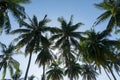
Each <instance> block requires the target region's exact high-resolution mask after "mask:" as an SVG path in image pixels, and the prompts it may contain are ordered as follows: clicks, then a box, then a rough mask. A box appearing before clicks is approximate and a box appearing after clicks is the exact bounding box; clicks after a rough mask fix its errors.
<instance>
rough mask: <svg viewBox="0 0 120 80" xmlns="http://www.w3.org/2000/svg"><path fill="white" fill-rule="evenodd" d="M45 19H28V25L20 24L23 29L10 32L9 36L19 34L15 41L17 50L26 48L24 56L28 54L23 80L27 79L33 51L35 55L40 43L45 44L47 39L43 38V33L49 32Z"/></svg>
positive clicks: (47, 20) (34, 17)
mask: <svg viewBox="0 0 120 80" xmlns="http://www.w3.org/2000/svg"><path fill="white" fill-rule="evenodd" d="M46 17H47V15H45V17H44V18H43V20H41V21H38V19H37V17H36V16H33V18H32V19H30V18H29V21H30V23H26V22H24V21H22V22H21V24H22V25H23V26H24V28H21V29H16V30H13V31H12V32H11V34H17V33H20V35H19V36H18V38H16V39H15V40H16V41H18V43H17V45H16V47H17V49H18V50H19V49H20V48H22V47H23V46H26V47H25V55H26V56H27V55H28V54H30V56H29V61H28V66H27V70H26V73H25V80H26V79H27V75H28V71H29V67H30V63H31V58H32V53H33V51H35V52H36V53H37V50H38V49H39V46H40V45H41V43H42V44H43V43H47V42H46V41H47V39H46V38H45V37H44V36H43V33H45V32H46V31H48V30H51V28H50V27H47V26H46V24H47V23H48V22H49V21H50V20H49V19H47V18H46Z"/></svg>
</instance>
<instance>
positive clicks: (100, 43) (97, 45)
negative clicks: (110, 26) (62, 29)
mask: <svg viewBox="0 0 120 80" xmlns="http://www.w3.org/2000/svg"><path fill="white" fill-rule="evenodd" d="M85 34H86V37H85V38H84V40H83V41H81V42H80V45H81V46H82V48H81V50H80V55H81V57H82V59H83V61H85V62H88V63H91V64H92V63H93V64H95V65H96V66H97V67H98V68H99V70H101V66H102V67H103V68H105V69H106V68H107V69H108V67H109V66H108V61H111V62H114V61H116V60H117V58H116V57H115V51H114V50H117V47H119V43H120V42H119V41H117V40H110V39H108V38H107V36H108V35H109V34H110V33H109V32H108V31H107V30H104V31H103V32H98V33H96V32H95V30H93V29H92V30H90V31H87V32H85Z"/></svg>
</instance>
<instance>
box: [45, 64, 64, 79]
mask: <svg viewBox="0 0 120 80" xmlns="http://www.w3.org/2000/svg"><path fill="white" fill-rule="evenodd" d="M59 65H60V63H57V62H53V63H52V64H51V66H50V67H49V69H48V71H47V72H46V74H47V80H63V69H62V68H60V67H59Z"/></svg>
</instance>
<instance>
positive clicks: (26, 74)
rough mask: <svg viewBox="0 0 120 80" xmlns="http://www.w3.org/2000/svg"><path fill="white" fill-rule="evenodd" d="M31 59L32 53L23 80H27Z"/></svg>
mask: <svg viewBox="0 0 120 80" xmlns="http://www.w3.org/2000/svg"><path fill="white" fill-rule="evenodd" d="M31 59H32V53H30V56H29V61H28V65H27V69H26V73H25V79H24V80H27V76H28V71H29V68H30V63H31Z"/></svg>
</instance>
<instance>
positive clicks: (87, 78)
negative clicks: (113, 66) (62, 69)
mask: <svg viewBox="0 0 120 80" xmlns="http://www.w3.org/2000/svg"><path fill="white" fill-rule="evenodd" d="M81 68H82V69H81V76H82V77H83V79H82V80H97V79H96V77H97V75H98V73H97V72H96V70H95V68H94V66H93V65H88V64H83V65H81Z"/></svg>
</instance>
